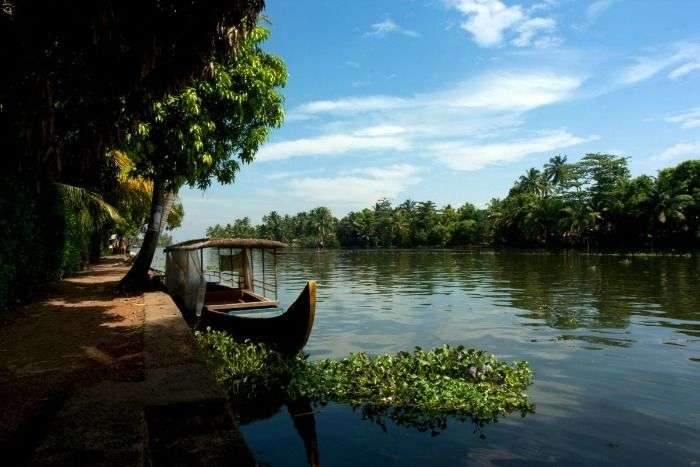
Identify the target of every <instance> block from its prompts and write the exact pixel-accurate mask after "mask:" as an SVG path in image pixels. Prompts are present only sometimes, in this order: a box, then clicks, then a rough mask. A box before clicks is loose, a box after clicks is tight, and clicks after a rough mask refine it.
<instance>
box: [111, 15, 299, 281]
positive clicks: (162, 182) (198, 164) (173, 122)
mask: <svg viewBox="0 0 700 467" xmlns="http://www.w3.org/2000/svg"><path fill="white" fill-rule="evenodd" d="M267 37H268V32H267V30H266V29H264V28H262V27H259V26H258V27H255V28H253V29H252V30H251V31H250V32H249V33H248V34H247V35H246V36H245V38H243V39H242V40H241V41H240V43H239V44H238V47H237V49H236V53H235V54H234V55H232V56H229V57H226V58H225V59H222V60H220V61H216V62H212V63H211V64H210V67H209V71H208V76H206V77H204V78H202V79H198V80H196V81H194V82H193V83H192V84H191V85H190V86H188V87H186V88H185V89H184V90H183V91H182V92H180V93H177V94H170V95H167V96H165V97H164V98H163V99H161V100H158V101H156V102H154V103H153V105H152V108H151V109H150V111H149V113H148V114H147V115H145V116H144V117H143V118H141V120H140V121H139V123H138V125H136V128H135V129H134V131H132V132H131V133H129V135H128V137H127V143H126V145H125V147H124V149H125V150H126V151H127V152H128V153H129V156H130V157H131V158H132V160H133V161H134V166H135V168H134V174H136V175H138V176H141V177H143V178H145V179H148V180H152V181H153V195H152V202H151V207H150V211H149V214H150V215H149V219H148V226H147V228H146V232H145V234H144V238H143V242H142V244H141V249H140V250H139V253H138V255H137V257H136V259H135V260H134V263H133V264H132V266H131V269H130V270H129V272H128V273H127V275H126V276H125V277H124V279H123V280H122V281H121V283H120V287H121V288H124V289H131V290H138V289H142V288H143V287H145V286H146V285H147V284H148V282H149V276H148V268H149V267H150V264H151V261H152V259H153V255H154V252H155V248H156V244H157V240H158V235H159V234H160V229H161V224H162V216H163V215H164V214H163V213H166V215H169V213H170V211H169V205H170V201H171V199H172V194H173V193H176V192H177V191H178V190H179V188H180V187H181V186H182V185H185V184H187V185H189V186H191V187H197V188H200V189H205V188H207V187H208V186H209V185H210V184H211V183H212V181H214V180H216V181H218V182H219V183H223V184H227V183H233V181H234V179H235V176H236V173H237V172H238V170H239V169H240V166H241V164H246V163H250V162H251V161H252V160H253V158H254V157H255V154H256V152H257V151H258V149H259V148H260V146H261V145H262V144H263V143H264V142H265V140H266V139H267V137H268V135H269V133H270V131H271V129H272V128H273V127H278V126H280V125H281V124H282V121H283V118H284V111H283V107H282V100H283V99H282V96H281V95H280V93H279V88H280V87H281V86H284V84H285V83H286V80H287V71H286V68H285V66H284V63H283V62H282V60H281V59H280V58H279V57H277V56H274V55H271V54H269V53H267V52H265V51H263V50H262V48H261V43H262V42H263V41H264V40H265V39H267Z"/></svg>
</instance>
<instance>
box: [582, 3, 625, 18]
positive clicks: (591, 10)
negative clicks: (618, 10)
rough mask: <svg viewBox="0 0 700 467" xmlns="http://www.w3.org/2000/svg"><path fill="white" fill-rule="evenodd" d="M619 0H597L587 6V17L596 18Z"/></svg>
mask: <svg viewBox="0 0 700 467" xmlns="http://www.w3.org/2000/svg"><path fill="white" fill-rule="evenodd" d="M618 1H619V0H596V1H594V2H593V3H591V4H590V5H588V8H586V18H588V19H589V20H594V19H596V18H597V17H599V16H600V15H602V14H603V12H604V11H605V10H607V9H608V8H610V7H611V6H613V4H615V3H617V2H618Z"/></svg>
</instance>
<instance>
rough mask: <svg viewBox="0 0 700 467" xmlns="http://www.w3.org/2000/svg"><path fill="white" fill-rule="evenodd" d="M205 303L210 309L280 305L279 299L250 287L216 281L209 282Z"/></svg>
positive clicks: (273, 306) (239, 308)
mask: <svg viewBox="0 0 700 467" xmlns="http://www.w3.org/2000/svg"><path fill="white" fill-rule="evenodd" d="M204 305H205V306H206V307H208V308H209V309H210V310H245V309H249V308H275V307H277V306H279V301H278V300H270V299H268V298H266V297H263V296H262V295H258V294H256V293H254V292H253V291H251V290H249V289H236V288H232V287H227V286H223V285H220V284H217V283H216V282H208V283H207V291H206V294H205V297H204Z"/></svg>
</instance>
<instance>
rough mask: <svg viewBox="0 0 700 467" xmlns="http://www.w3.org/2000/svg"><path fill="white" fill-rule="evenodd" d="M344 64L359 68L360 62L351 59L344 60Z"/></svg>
mask: <svg viewBox="0 0 700 467" xmlns="http://www.w3.org/2000/svg"><path fill="white" fill-rule="evenodd" d="M345 65H347V66H349V67H350V68H360V64H359V63H357V62H354V61H352V60H348V61H347V62H345Z"/></svg>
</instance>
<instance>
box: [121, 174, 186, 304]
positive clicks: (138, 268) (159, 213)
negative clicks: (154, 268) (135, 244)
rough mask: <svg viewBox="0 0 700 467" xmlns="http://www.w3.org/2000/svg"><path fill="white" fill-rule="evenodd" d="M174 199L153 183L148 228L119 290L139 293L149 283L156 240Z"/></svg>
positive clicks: (169, 192)
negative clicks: (149, 272)
mask: <svg viewBox="0 0 700 467" xmlns="http://www.w3.org/2000/svg"><path fill="white" fill-rule="evenodd" d="M174 199H175V194H174V193H173V192H171V191H166V190H164V189H163V185H162V183H160V182H158V181H154V183H153V195H152V197H151V214H150V216H149V218H148V228H147V230H146V233H145V234H144V236H143V242H142V243H141V249H140V250H139V252H138V254H137V255H136V259H135V260H134V263H133V265H132V266H131V269H129V272H128V273H127V274H126V276H124V278H123V279H122V281H121V282H120V284H119V287H120V288H122V289H125V290H131V291H139V290H143V289H145V288H147V287H148V285H149V283H150V279H149V276H148V271H149V269H150V267H151V262H152V261H153V256H154V255H155V252H156V247H157V246H158V238H159V237H160V233H161V232H162V230H163V227H164V226H165V224H166V222H167V218H168V214H169V212H170V209H171V208H172V205H173V201H174Z"/></svg>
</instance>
